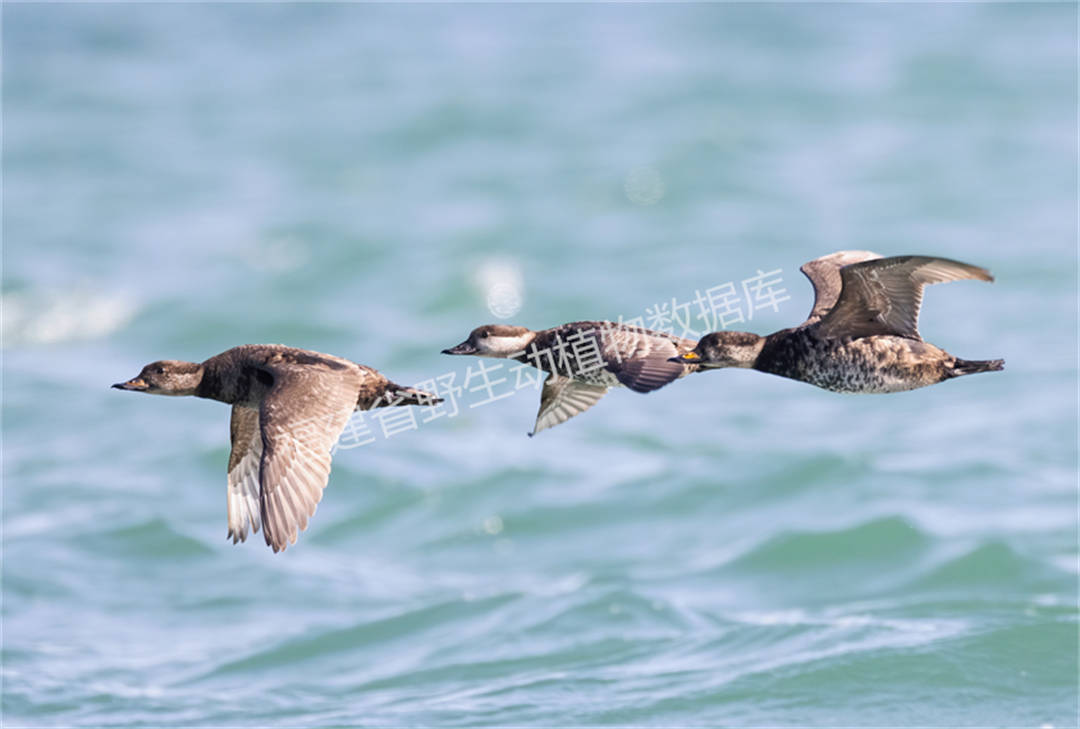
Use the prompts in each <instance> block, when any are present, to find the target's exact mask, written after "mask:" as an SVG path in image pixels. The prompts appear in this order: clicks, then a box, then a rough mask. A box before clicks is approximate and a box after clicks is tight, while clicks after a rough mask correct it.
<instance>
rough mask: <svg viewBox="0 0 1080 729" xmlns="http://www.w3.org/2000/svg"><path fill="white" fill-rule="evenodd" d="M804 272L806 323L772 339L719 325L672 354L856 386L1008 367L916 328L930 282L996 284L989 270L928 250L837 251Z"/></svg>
mask: <svg viewBox="0 0 1080 729" xmlns="http://www.w3.org/2000/svg"><path fill="white" fill-rule="evenodd" d="M802 272H803V273H804V274H806V276H807V278H809V279H810V282H811V283H812V284H813V285H814V293H815V301H814V306H813V308H812V309H811V310H810V316H809V317H808V318H807V320H806V321H805V322H803V323H802V324H800V325H799V326H797V327H794V328H792V329H784V330H781V331H779V332H775V333H773V334H770V335H769V336H767V337H761V336H758V335H757V334H751V333H749V332H726V331H725V332H713V333H711V334H707V335H705V336H704V337H702V338H701V341H699V342H698V344H697V346H696V347H695V349H694V351H692V352H688V353H686V354H683V355H682V356H680V357H678V358H675V359H676V360H677V361H681V362H694V363H697V364H699V365H700V366H701V367H702V369H715V368H720V367H749V368H752V369H756V370H760V371H762V372H769V373H771V374H775V375H780V376H782V377H789V378H792V379H795V380H800V381H802V382H808V383H810V384H812V385H816V386H818V387H822V388H825V389H827V390H833V391H835V392H857V393H879V392H898V391H902V390H913V389H915V388H918V387H925V386H926V385H933V384H935V383H938V382H941V381H942V380H946V379H949V378H952V377H959V376H961V375H969V374H975V373H978V372H992V371H996V370H1001V369H1003V368H1004V364H1005V363H1004V361H1003V360H1000V359H997V360H963V359H960V358H958V357H954V356H953V355H951V354H949V353H948V352H946V351H944V350H942V349H939V348H938V347H935V346H934V345H933V344H930V343H929V342H925V341H923V339H922V337H921V336H920V335H919V331H918V318H919V306H920V304H921V303H922V292H923V288H924V287H925V286H926V285H927V284H934V283H942V282H945V281H957V280H960V279H976V280H980V281H993V280H994V279H993V277H992V276H991V275H990V273H989V272H988V271H987V270H986V269H983V268H979V267H978V266H972V265H971V264H968V263H961V262H959V261H953V260H949V259H947V258H935V257H932V256H893V257H891V258H882V257H881V256H879V255H878V254H876V253H871V252H869V251H839V252H837V253H832V254H830V255H828V256H823V257H822V258H818V259H816V260H814V261H810V262H809V263H807V264H805V265H804V266H803V267H802Z"/></svg>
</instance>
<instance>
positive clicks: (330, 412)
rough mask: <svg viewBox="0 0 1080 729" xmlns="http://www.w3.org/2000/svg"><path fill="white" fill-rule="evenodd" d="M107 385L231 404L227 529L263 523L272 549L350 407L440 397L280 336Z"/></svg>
mask: <svg viewBox="0 0 1080 729" xmlns="http://www.w3.org/2000/svg"><path fill="white" fill-rule="evenodd" d="M113 387H116V388H119V389H121V390H134V391H137V392H146V393H150V394H157V395H194V396H195V397H203V398H208V399H211V400H218V401H220V402H224V403H228V404H230V405H232V406H233V408H232V418H231V422H230V429H229V430H230V439H231V445H232V450H231V453H230V454H229V466H228V512H229V531H228V536H229V537H230V538H231V539H232V540H233V543H234V544H235V543H236V542H238V541H240V542H242V541H244V540H245V539H247V533H248V528H249V527H250V528H251V531H252V532H257V531H259V528H260V527H262V529H263V536H264V537H265V539H266V543H267V544H268V545H270V547H272V548H273V550H274V551H275V552H278V551H280V550H283V549H285V548H286V547H287V546H288V545H289V544H294V543H295V542H296V536H297V531H298V530H299V531H303V530H304V529H306V528H307V523H308V519H309V518H311V516H312V515H314V513H315V509H316V507H317V505H318V503H319V501H320V499H322V491H323V489H324V488H325V487H326V483H327V481H328V479H329V477H330V451H331V449H332V448H333V446H334V444H335V443H336V442H337V440H338V438H339V437H340V436H341V433H342V431H343V430H344V429H345V425H346V423H347V422H348V420H349V417H350V416H351V415H352V413H353V411H355V410H370V409H372V408H377V407H388V406H394V405H434V404H436V403H439V402H441V399H439V398H437V397H435V396H434V395H431V394H430V393H426V392H423V391H421V390H415V389H413V388H409V387H402V386H401V385H398V384H396V383H394V382H391V381H390V380H388V379H387V378H386V377H385V376H384V375H383V374H382V373H380V372H378V371H377V370H374V369H372V368H370V367H365V366H364V365H361V364H356V363H355V362H350V361H349V360H347V359H342V358H341V357H335V356H333V355H329V354H322V353H320V352H312V351H308V350H304V349H296V348H294V347H286V346H284V345H280V344H246V345H243V346H240V347H234V348H232V349H230V350H227V351H225V352H222V353H221V354H219V355H216V356H214V357H211V358H210V359H208V360H206V361H205V362H202V363H195V362H178V361H171V360H170V361H159V362H153V363H151V364H148V365H146V367H144V368H143V369H142V372H140V373H139V375H138V377H135V378H133V379H131V380H128V381H127V382H123V383H118V384H116V385H113Z"/></svg>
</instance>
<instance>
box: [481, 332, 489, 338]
mask: <svg viewBox="0 0 1080 729" xmlns="http://www.w3.org/2000/svg"><path fill="white" fill-rule="evenodd" d="M488 334H489V332H484V333H483V334H481V335H480V338H481V339H487V338H488Z"/></svg>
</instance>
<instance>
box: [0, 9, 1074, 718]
mask: <svg viewBox="0 0 1080 729" xmlns="http://www.w3.org/2000/svg"><path fill="white" fill-rule="evenodd" d="M2 12H3V173H4V186H3V203H4V204H3V216H4V217H3V301H2V306H3V346H4V350H3V443H2V445H3V544H2V546H3V613H2V619H3V625H2V627H3V654H2V669H3V724H4V726H12V727H14V726H80V727H81V726H118V727H128V726H168V727H180V726H183V727H207V726H215V727H220V726H305V727H307V726H341V725H362V726H387V725H390V726H465V725H470V726H472V725H499V726H530V727H535V726H563V725H577V726H594V725H635V726H637V725H643V726H765V725H768V726H776V725H783V726H835V725H842V726H869V725H872V726H915V725H919V726H926V725H930V726H1054V727H1062V726H1075V725H1076V724H1077V645H1078V641H1077V602H1076V601H1077V470H1076V469H1077V427H1076V415H1077V410H1076V408H1077V387H1076V382H1077V380H1076V378H1077V366H1076V365H1077V335H1076V331H1077V329H1076V328H1077V298H1076V293H1077V277H1076V262H1077V259H1076V244H1077V240H1076V203H1077V163H1076V160H1077V112H1076V109H1077V72H1076V63H1077V51H1076V47H1077V46H1076V44H1077V9H1076V6H1075V5H1074V4H1007V3H1005V4H999V3H994V4H982V3H960V4H913V5H902V6H901V5H891V6H887V5H845V4H835V5H822V4H812V5H811V4H807V5H798V6H788V5H782V4H768V5H752V4H721V5H697V4H690V5H681V4H680V5H513V6H497V5H407V6H373V5H348V4H314V5H305V4H254V5H251V4H197V5H175V4H151V3H147V4H141V3H140V4H81V5H12V4H5V5H4V7H3V10H2ZM849 248H858V249H870V250H875V251H878V252H880V253H883V254H886V255H890V254H902V253H928V254H934V255H942V256H948V257H952V258H957V259H960V260H964V261H970V262H973V263H976V264H979V265H983V266H986V267H988V268H989V269H991V270H992V271H993V273H994V274H995V276H996V277H997V281H996V282H995V283H994V284H993V285H988V284H984V283H978V282H970V281H964V282H959V283H952V284H948V285H944V286H936V287H932V288H930V289H929V290H928V291H927V293H926V300H925V306H924V311H923V316H922V319H921V330H922V333H923V335H924V336H925V337H926V339H927V340H929V341H932V342H934V343H936V344H938V345H940V346H942V347H944V348H946V349H947V350H949V351H950V352H953V353H954V354H957V355H959V356H962V357H967V358H971V359H989V358H995V357H1003V358H1005V360H1006V362H1007V365H1006V369H1005V371H1004V372H1001V373H995V374H984V375H978V376H973V377H965V378H962V379H959V380H955V381H951V382H947V383H944V384H941V385H938V386H934V387H931V388H926V389H923V390H918V391H914V392H910V393H902V394H897V395H890V396H841V395H836V394H832V393H828V392H825V391H822V390H817V389H814V388H812V387H809V386H807V385H804V384H800V383H797V382H793V381H788V380H784V379H781V378H776V377H771V376H766V375H763V374H760V373H756V372H751V371H737V370H727V371H722V372H710V373H706V374H701V375H694V376H692V377H689V378H687V379H685V380H682V381H680V382H678V383H675V384H674V385H672V386H670V387H667V388H665V389H663V390H661V391H659V392H656V393H653V394H650V395H648V396H641V395H637V394H635V393H632V392H629V391H627V390H617V391H613V392H612V393H610V394H608V395H607V396H606V397H605V398H604V399H603V401H601V402H600V403H599V404H598V405H597V406H596V407H595V408H594V409H593V410H591V411H589V412H588V413H585V414H583V415H581V416H579V417H577V418H575V419H573V420H572V421H570V422H568V423H566V424H564V425H561V426H559V427H557V428H555V429H553V430H550V431H546V432H543V433H541V434H540V435H538V436H537V437H536V438H533V439H530V438H527V437H526V436H525V434H526V432H527V431H529V430H531V428H532V424H533V420H534V417H535V412H536V407H537V401H538V396H537V394H536V392H535V391H534V390H528V389H526V388H521V389H520V390H519V389H518V388H517V384H518V383H516V382H515V378H516V376H517V374H516V373H511V372H510V371H509V370H508V369H503V370H501V371H500V372H496V373H494V375H493V376H492V377H493V380H495V379H498V378H499V377H503V378H506V380H505V381H504V382H502V383H499V384H500V386H501V387H502V388H503V389H502V390H499V391H497V392H496V394H499V395H504V394H505V395H508V396H506V397H500V398H499V399H497V400H496V401H493V402H490V403H485V402H484V400H485V399H487V398H488V394H489V393H487V392H485V391H484V390H483V389H481V388H479V387H476V386H475V385H476V383H477V382H478V380H477V379H476V378H475V376H474V378H473V380H471V381H469V383H468V385H469V387H467V388H464V389H463V390H462V391H461V392H460V393H459V397H458V399H457V402H456V406H457V408H456V409H457V414H452V412H451V411H449V410H446V411H444V412H445V414H444V416H443V417H438V418H432V419H430V420H429V421H428V422H422V421H421V420H418V423H417V427H416V428H415V429H413V428H406V429H405V430H403V431H402V432H396V433H395V434H393V435H391V436H390V437H386V436H384V434H383V433H382V432H381V431H380V427H381V424H380V423H379V422H378V421H374V420H369V421H365V423H366V424H367V425H369V426H370V427H371V433H372V434H373V437H374V441H373V442H371V443H368V444H366V445H362V446H361V445H358V444H357V439H354V440H353V441H350V443H349V444H348V445H354V446H355V447H349V448H341V449H340V450H339V451H338V452H337V454H336V456H335V459H334V469H333V473H332V474H331V479H330V484H329V487H328V488H327V490H326V492H325V498H324V499H323V502H322V504H321V505H320V507H319V510H318V513H317V514H316V516H315V518H314V519H313V520H312V522H311V525H310V527H309V528H308V530H307V531H306V532H304V533H303V534H301V536H300V540H299V542H298V543H297V544H296V545H295V546H294V547H291V548H290V549H288V550H287V551H286V552H284V553H283V554H278V555H275V554H273V553H271V551H270V550H269V549H268V548H266V547H265V546H264V545H263V544H262V541H261V534H260V535H258V537H257V538H256V539H255V540H249V541H248V542H247V543H246V544H243V545H238V546H233V545H232V544H229V543H227V542H226V540H225V464H226V461H227V458H228V412H227V408H226V407H225V406H223V405H220V404H218V403H214V402H209V401H200V400H195V399H165V398H150V397H145V396H138V395H134V394H132V393H123V392H117V391H115V390H110V389H109V387H108V386H109V385H110V384H111V383H113V382H118V381H120V380H123V379H126V378H129V377H132V376H134V375H135V374H136V373H137V372H138V370H139V368H140V367H141V366H142V365H143V364H145V363H147V362H149V361H152V360H155V359H159V358H178V359H190V360H201V359H204V358H206V357H208V356H210V355H213V354H216V353H218V352H220V351H222V350H224V349H226V348H228V347H230V346H234V345H237V344H242V343H248V342H283V343H287V344H291V345H294V346H299V347H306V348H310V349H316V350H320V351H325V352H331V353H334V354H338V355H341V356H345V357H349V358H351V359H354V360H356V361H359V362H362V363H365V364H369V365H372V366H374V367H377V368H379V369H380V370H382V371H384V372H385V373H387V374H388V375H389V376H390V377H392V378H394V379H395V380H398V381H400V382H405V383H413V382H418V381H421V380H424V379H428V378H435V377H437V376H438V377H442V378H443V379H442V381H443V382H444V383H450V384H451V386H462V385H464V384H466V377H467V375H468V374H469V368H470V367H471V368H473V373H474V375H475V372H476V369H475V368H476V367H477V364H478V360H473V359H461V358H450V357H445V356H442V355H440V354H439V351H440V350H441V349H443V348H445V347H448V346H452V345H454V344H456V343H457V342H459V341H461V340H462V339H463V338H464V337H465V336H466V335H467V334H468V332H469V330H470V329H471V328H472V327H474V326H476V325H479V324H483V323H488V322H490V321H495V320H497V319H496V315H502V316H506V315H511V316H510V317H509V318H507V319H506V321H508V322H513V323H518V324H522V325H526V326H530V327H533V328H544V327H548V326H552V325H555V324H558V323H561V322H565V321H573V320H579V319H593V318H595V319H618V318H619V317H623V318H624V319H632V318H634V317H642V318H643V320H644V321H645V323H653V322H655V323H662V321H661V320H662V319H663V315H664V308H665V306H666V307H668V310H669V313H670V314H673V313H677V312H679V311H682V312H683V313H684V314H685V313H686V312H687V311H689V312H690V313H694V312H695V311H696V309H695V308H694V306H693V305H692V302H694V301H695V300H696V298H698V295H699V294H701V295H705V293H706V292H711V294H712V295H713V296H714V298H715V297H716V296H719V295H720V294H725V293H726V294H733V295H734V296H735V299H732V300H733V301H735V303H736V304H737V305H738V307H741V308H738V307H737V309H738V312H739V314H740V315H741V316H742V318H743V319H744V321H742V322H741V323H740V322H737V321H729V322H728V323H730V324H731V326H732V327H733V328H745V329H749V330H752V331H756V332H760V333H765V332H770V331H774V330H776V329H779V328H782V327H785V326H792V325H794V324H797V323H798V322H800V321H802V319H803V318H804V316H805V315H806V313H807V312H808V311H809V308H810V304H811V300H812V292H811V289H810V286H809V285H808V283H807V282H806V281H805V280H804V279H803V278H802V276H801V275H800V274H799V272H798V266H799V265H800V264H802V263H803V262H805V261H807V260H810V259H812V258H815V257H817V256H820V255H823V254H826V253H829V252H831V251H835V250H839V249H849ZM777 270H779V274H776V275H778V276H779V277H780V280H781V283H780V284H779V285H778V286H774V287H773V290H774V293H775V292H776V289H778V288H779V289H782V290H783V292H784V293H785V295H786V297H787V298H786V299H785V298H784V296H777V297H776V298H775V299H774V303H775V306H768V305H762V306H761V308H753V309H751V308H749V307H748V305H747V299H746V294H747V292H748V291H752V288H749V287H744V286H743V282H747V281H750V282H752V281H753V280H755V277H758V276H759V274H771V273H773V272H776V271H777ZM757 280H759V281H760V280H761V279H757ZM728 284H731V286H730V287H729V286H728ZM757 303H767V302H761V301H759V302H757ZM672 305H674V306H672ZM734 311H735V310H732V311H731V312H729V314H730V318H731V319H734V318H735V316H734ZM493 312H494V313H493ZM690 323H691V324H692V323H694V322H690ZM673 325H674V324H673ZM677 333H678V332H677ZM489 364H490V362H489ZM470 389H472V390H473V391H470ZM420 415H421V413H417V417H418V418H419V416H420ZM399 425H400V424H399Z"/></svg>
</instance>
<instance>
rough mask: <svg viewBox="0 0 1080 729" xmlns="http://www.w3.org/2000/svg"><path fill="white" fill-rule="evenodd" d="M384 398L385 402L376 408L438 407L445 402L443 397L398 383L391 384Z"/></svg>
mask: <svg viewBox="0 0 1080 729" xmlns="http://www.w3.org/2000/svg"><path fill="white" fill-rule="evenodd" d="M383 398H384V399H385V401H384V402H382V403H380V404H379V405H376V407H389V406H397V405H438V404H439V403H441V402H442V401H443V399H442V398H441V397H438V396H437V395H435V394H433V393H430V392H427V391H426V390H419V389H417V388H415V387H405V386H403V385H399V384H397V383H396V382H391V383H389V384H388V385H387V387H386V393H385V394H384V395H383Z"/></svg>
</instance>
